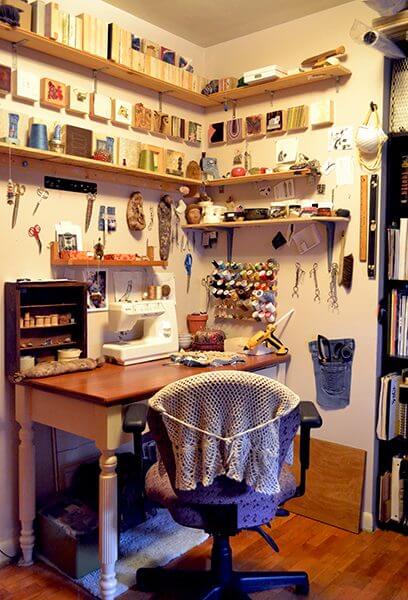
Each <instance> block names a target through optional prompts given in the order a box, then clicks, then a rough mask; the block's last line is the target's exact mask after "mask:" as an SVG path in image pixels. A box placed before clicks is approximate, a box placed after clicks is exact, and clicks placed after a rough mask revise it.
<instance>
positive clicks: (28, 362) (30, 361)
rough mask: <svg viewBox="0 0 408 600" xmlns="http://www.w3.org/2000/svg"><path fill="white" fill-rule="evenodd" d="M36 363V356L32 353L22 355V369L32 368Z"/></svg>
mask: <svg viewBox="0 0 408 600" xmlns="http://www.w3.org/2000/svg"><path fill="white" fill-rule="evenodd" d="M34 365H35V358H34V356H31V354H27V355H26V356H22V357H21V358H20V371H21V372H23V371H27V370H28V369H31V368H32V367H34Z"/></svg>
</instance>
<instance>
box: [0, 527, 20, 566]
mask: <svg viewBox="0 0 408 600" xmlns="http://www.w3.org/2000/svg"><path fill="white" fill-rule="evenodd" d="M17 549H18V535H17V534H16V535H15V537H11V538H8V539H3V540H0V550H1V552H0V567H3V566H4V565H6V564H7V563H9V562H10V560H11V559H10V558H7V556H5V555H4V554H2V552H5V554H7V555H8V556H10V557H14V556H15V555H16V554H17Z"/></svg>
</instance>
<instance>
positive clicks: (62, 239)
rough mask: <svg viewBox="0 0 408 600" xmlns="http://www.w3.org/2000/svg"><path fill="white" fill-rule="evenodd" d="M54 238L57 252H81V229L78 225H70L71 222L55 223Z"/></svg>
mask: <svg viewBox="0 0 408 600" xmlns="http://www.w3.org/2000/svg"><path fill="white" fill-rule="evenodd" d="M55 237H56V241H57V243H58V251H59V252H62V251H63V250H79V251H80V252H82V250H83V245H82V229H81V226H80V225H76V224H75V223H71V221H60V222H59V223H55Z"/></svg>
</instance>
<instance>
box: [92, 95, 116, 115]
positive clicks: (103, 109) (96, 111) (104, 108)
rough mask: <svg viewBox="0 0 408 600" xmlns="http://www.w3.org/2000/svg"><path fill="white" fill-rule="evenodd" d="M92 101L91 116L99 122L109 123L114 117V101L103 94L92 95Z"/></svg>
mask: <svg viewBox="0 0 408 600" xmlns="http://www.w3.org/2000/svg"><path fill="white" fill-rule="evenodd" d="M90 100H91V102H90V107H89V116H90V117H91V118H92V119H96V120H99V121H109V119H110V118H111V116H112V99H111V98H110V97H109V96H104V95H103V94H97V93H92V94H91V96H90Z"/></svg>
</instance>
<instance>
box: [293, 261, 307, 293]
mask: <svg viewBox="0 0 408 600" xmlns="http://www.w3.org/2000/svg"><path fill="white" fill-rule="evenodd" d="M295 267H296V276H295V285H294V286H293V290H292V298H294V297H296V298H299V287H300V285H301V284H302V282H303V278H304V276H305V272H304V270H303V269H302V265H301V264H300V263H299V262H297V263H295Z"/></svg>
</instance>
